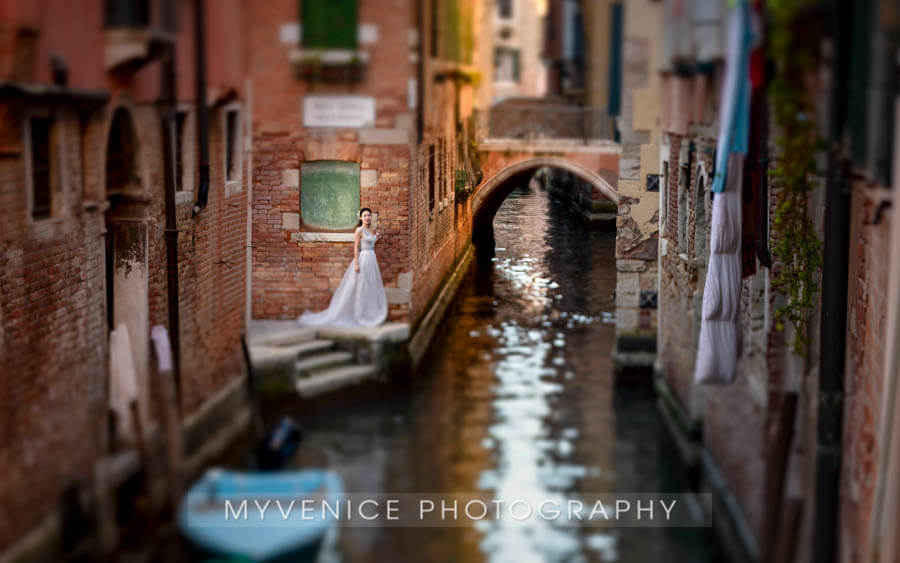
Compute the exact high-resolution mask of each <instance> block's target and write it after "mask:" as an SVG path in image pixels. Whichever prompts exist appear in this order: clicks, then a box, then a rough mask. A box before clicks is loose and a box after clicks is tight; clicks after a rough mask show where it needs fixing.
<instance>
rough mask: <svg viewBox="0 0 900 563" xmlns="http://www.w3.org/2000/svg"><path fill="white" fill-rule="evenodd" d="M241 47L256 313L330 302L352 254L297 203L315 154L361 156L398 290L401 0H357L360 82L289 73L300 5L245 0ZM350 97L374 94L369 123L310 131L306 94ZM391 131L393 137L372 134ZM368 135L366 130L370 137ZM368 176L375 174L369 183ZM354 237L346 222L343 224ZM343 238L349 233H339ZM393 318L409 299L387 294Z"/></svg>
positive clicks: (403, 79) (403, 249) (369, 202)
mask: <svg viewBox="0 0 900 563" xmlns="http://www.w3.org/2000/svg"><path fill="white" fill-rule="evenodd" d="M247 16H248V27H247V30H248V31H247V45H248V49H249V54H248V57H249V60H250V61H251V64H250V68H251V76H252V79H253V85H254V92H255V95H254V106H253V147H254V148H253V151H254V155H253V182H254V185H253V202H252V204H253V245H254V249H253V290H252V293H253V296H252V300H253V304H252V307H253V308H252V315H253V316H254V317H255V318H294V317H297V316H299V315H300V313H302V312H303V311H304V310H308V309H309V310H321V309H324V308H325V307H327V305H328V303H329V301H330V299H331V295H332V293H333V292H334V290H335V289H336V288H337V286H338V285H339V283H340V280H341V278H342V277H343V274H344V271H345V270H346V268H347V267H348V266H349V264H350V262H351V260H352V258H353V244H352V242H350V241H341V242H321V241H314V242H313V241H309V240H307V239H305V238H304V233H307V232H312V231H314V230H315V229H308V228H306V227H304V225H303V221H302V215H301V209H300V192H301V190H302V186H301V185H300V181H299V178H300V174H299V171H300V167H301V165H302V164H303V162H306V161H312V160H344V161H351V162H358V163H359V165H360V168H361V171H362V173H363V175H364V178H363V180H362V181H361V186H360V207H370V208H371V209H372V211H373V212H374V213H375V214H376V216H377V221H378V225H377V228H378V229H379V230H381V232H382V235H383V238H382V239H381V240H380V241H379V242H378V244H377V246H376V248H375V252H376V255H377V257H378V262H379V266H380V268H381V273H382V278H383V280H384V283H385V286H386V287H390V288H397V287H398V284H399V283H400V275H401V274H404V273H409V272H410V271H411V263H410V262H411V260H410V246H411V241H410V229H411V219H410V206H409V201H410V197H411V190H412V189H414V180H413V174H411V170H412V169H413V163H414V154H415V148H414V144H413V143H414V136H415V131H414V129H415V127H414V121H413V114H412V113H411V112H410V109H409V106H408V99H407V96H408V79H409V78H410V77H411V76H412V75H413V74H412V73H413V72H414V70H415V67H414V66H413V65H412V64H410V62H409V60H410V58H409V54H410V52H411V51H413V50H416V49H417V47H416V45H415V44H412V43H411V42H410V39H409V38H410V29H411V27H412V25H413V14H412V9H411V4H410V3H409V2H407V1H406V0H383V1H381V2H371V3H361V4H360V7H359V22H360V24H364V25H369V26H374V27H375V28H377V41H376V42H374V43H371V44H365V45H361V48H362V49H363V50H364V51H365V52H367V53H368V54H369V57H370V60H369V62H368V64H367V68H366V74H365V78H364V79H363V80H362V81H361V82H358V83H346V82H313V81H310V80H305V79H299V78H297V77H296V76H295V71H294V67H293V66H292V64H291V62H290V54H291V52H292V51H293V50H294V49H296V48H297V47H298V45H297V43H295V42H292V41H282V40H281V39H280V33H281V30H282V29H285V28H290V27H291V26H296V25H297V22H298V11H297V3H296V2H294V1H291V0H278V1H275V2H266V3H264V4H253V5H252V6H249V7H248V10H247ZM311 93H315V94H317V95H318V94H321V95H327V94H354V95H364V96H371V97H373V98H374V100H375V112H376V115H375V124H374V126H375V129H372V130H368V131H364V130H360V129H308V128H305V127H304V126H303V116H302V113H301V106H302V102H303V98H304V96H305V95H306V94H311ZM371 132H374V134H375V135H376V136H381V137H384V136H385V135H388V136H389V137H390V139H385V138H382V139H377V138H375V139H373V138H372V136H371V134H370V133H371ZM367 135H368V136H367ZM372 179H374V180H372ZM347 233H348V234H352V229H351V230H349V231H347ZM345 238H346V237H345ZM392 301H394V302H392V303H390V305H389V319H391V320H404V321H405V320H409V307H410V305H409V302H408V300H407V301H405V302H404V300H403V299H402V298H401V299H393V300H392Z"/></svg>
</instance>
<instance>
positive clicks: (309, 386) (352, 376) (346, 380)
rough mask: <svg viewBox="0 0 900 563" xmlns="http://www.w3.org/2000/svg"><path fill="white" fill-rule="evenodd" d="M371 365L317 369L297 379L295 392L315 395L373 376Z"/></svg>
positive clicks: (308, 395)
mask: <svg viewBox="0 0 900 563" xmlns="http://www.w3.org/2000/svg"><path fill="white" fill-rule="evenodd" d="M376 371H377V370H376V368H375V366H373V365H344V366H337V367H331V368H328V369H325V370H322V371H317V372H315V373H313V374H312V375H310V376H308V377H302V378H300V379H298V380H297V383H296V388H297V392H298V393H300V396H301V397H303V398H307V399H308V398H310V397H315V396H317V395H323V394H325V393H330V392H332V391H337V390H338V389H341V388H343V387H347V386H349V385H354V384H357V383H361V382H362V381H365V380H366V379H372V378H374V377H375V373H376Z"/></svg>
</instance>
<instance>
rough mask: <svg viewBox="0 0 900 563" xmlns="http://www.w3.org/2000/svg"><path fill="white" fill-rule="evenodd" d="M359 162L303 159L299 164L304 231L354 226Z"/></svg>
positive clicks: (357, 202) (357, 206)
mask: <svg viewBox="0 0 900 563" xmlns="http://www.w3.org/2000/svg"><path fill="white" fill-rule="evenodd" d="M358 211H359V163H357V162H343V161H339V160H318V161H313V162H304V163H303V165H302V166H301V167H300V213H301V216H302V217H303V227H304V229H306V230H323V231H342V230H347V229H352V228H354V227H356V223H357V220H358V217H357V216H356V213H357V212H358Z"/></svg>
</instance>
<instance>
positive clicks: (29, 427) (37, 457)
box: [0, 106, 106, 546]
mask: <svg viewBox="0 0 900 563" xmlns="http://www.w3.org/2000/svg"><path fill="white" fill-rule="evenodd" d="M23 109H24V108H22V107H21V106H19V107H15V106H5V107H4V108H3V109H2V110H0V111H5V112H9V113H7V115H9V114H13V115H21V111H22V110H23ZM4 124H6V125H5V127H6V126H8V127H10V128H11V129H12V130H14V131H15V135H13V138H17V139H19V142H18V143H15V144H7V145H5V146H4V151H3V154H2V155H0V202H2V205H0V224H2V225H3V230H2V232H0V311H2V316H0V324H2V325H3V329H2V332H3V335H4V337H3V341H2V343H0V357H2V363H0V386H2V387H3V389H4V392H3V393H2V394H0V428H3V431H4V432H3V439H2V440H0V475H3V478H2V479H0V546H5V545H9V544H10V543H11V542H12V541H13V540H14V539H16V538H18V537H19V536H20V535H21V534H22V533H23V531H24V530H27V529H28V528H29V527H31V526H32V525H34V524H35V523H36V522H37V521H38V520H39V519H40V518H41V517H42V516H43V514H44V513H45V512H46V511H47V510H48V509H49V507H50V506H52V505H53V504H54V503H55V502H56V501H57V500H58V499H59V495H60V493H61V491H62V488H63V487H65V486H66V485H68V484H69V483H72V482H75V481H79V482H81V483H89V482H90V480H91V478H92V472H93V465H92V463H93V461H94V459H96V458H97V457H98V455H99V454H100V453H101V452H102V451H103V448H104V442H103V440H104V438H103V436H104V433H103V430H104V427H105V423H106V375H105V373H106V369H105V366H106V363H105V358H106V321H105V316H104V308H105V301H104V299H105V298H104V292H103V287H104V279H105V278H104V276H105V274H104V272H105V266H104V259H103V217H102V214H100V213H99V212H98V211H97V210H96V209H94V210H85V209H83V208H82V202H81V197H80V193H81V188H82V183H81V175H80V170H79V168H80V166H79V159H78V155H79V151H78V143H77V142H69V143H67V144H66V150H65V152H64V153H63V154H62V155H61V156H62V158H61V163H62V165H63V166H65V167H66V168H67V173H68V180H69V182H68V186H67V188H66V189H65V191H59V192H56V193H54V194H53V197H54V199H56V200H57V201H60V200H62V199H63V197H69V203H70V205H68V206H65V208H64V209H59V211H58V212H59V216H58V218H51V219H45V220H43V221H41V222H40V223H38V224H31V222H30V219H29V217H28V212H27V203H26V194H27V190H26V182H25V175H24V173H23V172H24V170H25V162H24V157H25V152H24V147H23V146H22V144H21V134H22V126H23V122H22V120H21V119H5V120H4ZM57 124H58V127H60V128H64V129H65V130H66V133H67V134H69V135H71V138H72V139H77V138H78V119H77V116H76V115H75V114H74V113H70V112H63V113H61V114H60V115H58V117H57Z"/></svg>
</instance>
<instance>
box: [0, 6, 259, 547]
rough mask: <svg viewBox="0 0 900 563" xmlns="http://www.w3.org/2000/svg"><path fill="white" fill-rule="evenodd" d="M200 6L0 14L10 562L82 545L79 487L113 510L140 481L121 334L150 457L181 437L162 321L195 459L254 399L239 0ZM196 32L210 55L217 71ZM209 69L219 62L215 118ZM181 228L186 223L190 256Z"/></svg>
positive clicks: (1, 343) (0, 448) (2, 349)
mask: <svg viewBox="0 0 900 563" xmlns="http://www.w3.org/2000/svg"><path fill="white" fill-rule="evenodd" d="M197 5H198V4H197V3H196V2H192V1H187V0H153V1H137V0H105V1H101V0H90V1H86V2H78V3H72V2H67V1H64V0H59V1H57V0H51V1H50V2H43V3H35V2H30V1H24V0H3V1H2V2H0V116H2V128H0V225H2V230H0V358H2V361H0V365H2V367H0V386H2V387H3V389H4V393H3V394H2V396H0V427H2V428H3V430H4V434H3V440H2V441H0V475H2V478H0V553H3V552H4V551H6V550H7V549H8V548H9V549H10V550H11V551H9V552H7V553H12V554H15V553H19V554H22V553H26V552H28V550H29V549H31V548H33V547H35V546H39V545H42V542H41V541H40V539H41V538H44V539H46V538H52V537H55V536H57V535H59V534H60V533H64V532H65V530H62V532H61V529H62V527H63V523H61V522H60V520H59V518H58V516H57V511H56V509H55V507H56V506H57V504H58V503H59V502H60V498H61V495H62V494H63V491H65V490H67V489H69V490H74V491H76V492H77V493H78V496H79V497H81V498H83V499H84V498H89V497H93V498H95V500H96V498H101V497H102V496H103V495H104V494H112V493H111V492H110V491H113V490H115V489H116V488H117V487H118V485H119V484H120V483H121V482H123V480H125V479H127V478H128V477H130V476H132V475H134V473H135V471H137V468H138V465H139V464H137V463H135V462H134V460H135V458H136V455H135V449H134V445H133V444H134V441H133V440H129V436H123V435H120V434H121V433H119V432H117V431H116V430H115V426H112V427H111V426H110V423H109V420H110V419H109V416H110V415H109V414H108V413H109V401H110V391H109V389H110V387H109V386H110V369H109V355H110V350H109V344H108V338H109V332H110V330H111V329H112V328H114V327H117V326H120V325H125V326H127V328H128V332H129V336H130V344H131V346H130V348H131V355H132V357H133V359H134V367H135V372H136V374H137V383H138V401H137V403H138V408H139V411H140V416H141V419H142V421H143V423H144V424H143V427H144V430H145V439H146V440H147V442H148V444H149V446H148V447H154V446H155V445H157V444H159V443H160V441H161V437H162V434H163V426H162V422H161V421H162V419H161V415H160V409H159V403H158V401H157V400H156V397H157V395H156V394H157V393H158V392H159V391H158V384H157V382H158V380H159V376H158V374H156V361H155V357H154V354H153V352H152V350H151V343H150V329H151V327H152V326H154V325H162V326H163V327H166V328H167V329H169V331H170V339H171V342H172V344H173V345H175V346H176V347H177V349H178V350H179V351H180V354H179V356H180V363H179V368H180V369H179V370H178V372H179V378H178V381H177V384H178V388H179V392H180V406H181V413H182V416H183V420H184V429H185V431H186V432H187V434H186V437H187V442H188V443H187V444H186V446H187V447H186V454H187V456H188V462H189V463H190V462H192V460H194V461H196V459H197V457H196V455H197V454H198V453H199V452H200V447H199V445H198V444H199V441H198V440H197V439H196V436H194V435H193V434H192V433H194V434H196V432H197V428H199V426H198V423H200V422H202V420H203V419H204V418H205V415H206V414H209V413H210V412H212V411H211V410H210V409H212V408H213V407H214V406H215V405H216V404H219V403H221V399H223V397H225V396H226V395H228V394H229V393H232V394H233V393H234V392H235V390H240V386H239V376H241V375H242V374H243V371H244V367H243V360H242V357H241V352H240V346H239V342H240V334H241V330H242V329H243V327H244V317H245V307H244V304H245V291H246V285H245V283H246V282H245V280H246V272H247V269H246V268H247V264H246V246H247V243H248V241H247V234H246V228H247V212H248V199H247V196H248V185H247V182H248V174H247V171H245V163H246V162H247V159H246V158H245V156H244V146H245V145H244V143H243V138H242V129H243V128H244V125H243V121H244V115H245V114H244V111H243V102H242V99H243V78H244V72H243V57H242V46H241V44H242V34H241V27H240V16H241V3H240V2H237V1H235V0H227V1H224V2H216V3H215V5H214V6H213V5H210V6H209V8H211V9H210V10H209V12H208V13H207V14H206V17H205V20H204V22H203V24H202V25H201V26H195V6H197ZM73 22H78V24H77V25H73ZM197 30H202V33H203V34H204V35H205V37H204V41H203V42H202V44H203V45H204V47H205V49H206V53H207V56H206V57H203V56H202V54H201V56H200V58H199V59H198V57H197V50H196V45H195V35H194V34H195V32H196V31H197ZM171 53H174V59H172V58H171ZM211 54H215V56H211ZM167 60H172V61H173V63H172V66H171V67H169V66H167V64H166V62H165V61H167ZM198 60H201V61H208V63H209V64H207V65H206V72H205V74H206V80H205V87H206V98H205V99H204V100H203V103H204V106H203V108H202V109H203V111H202V112H201V111H199V110H200V108H199V107H198V106H197V98H198V96H197V91H198V90H197V81H196V80H195V78H196V77H197V75H198V70H199V69H198V67H197V66H196V63H197V61H198ZM167 69H170V70H172V71H173V73H172V74H173V75H174V77H175V80H176V82H175V85H176V88H175V89H172V88H171V85H172V82H170V81H169V80H168V79H167V73H166V72H165V71H166V70H167ZM173 92H174V94H175V97H174V99H173V97H172V93H173ZM170 108H171V109H173V110H174V112H175V113H174V114H173V115H172V116H173V119H172V120H171V121H166V120H165V118H166V116H167V110H168V109H170ZM201 113H202V114H205V117H206V118H207V119H208V128H205V129H204V128H200V129H202V130H204V131H206V132H208V133H207V135H205V136H206V139H204V138H203V137H204V135H199V131H198V126H197V120H198V118H199V116H200V114H201ZM170 124H171V125H170ZM167 135H168V136H169V137H168V139H167V138H166V137H167ZM169 143H171V146H172V147H173V149H172V152H171V153H170V154H171V155H172V158H171V159H166V158H164V156H165V148H164V147H166V146H167V145H168V144H169ZM204 146H205V150H204ZM206 155H208V157H207V156H206ZM204 161H205V162H204ZM204 164H206V165H208V166H203V165H204ZM167 170H168V171H170V174H169V175H168V181H167V173H166V172H167ZM207 171H208V176H207ZM205 178H208V193H207V194H206V196H205V197H206V199H207V201H206V205H205V207H203V206H202V199H203V198H204V194H202V193H201V192H203V191H204V189H203V187H204V179H205ZM167 190H170V191H169V195H170V197H169V201H168V202H167ZM198 202H201V205H198V206H197V209H198V211H199V212H198V213H194V212H193V211H192V208H194V207H195V205H197V203H198ZM167 214H168V215H169V216H170V218H171V219H174V224H170V225H168V226H167V219H166V218H167ZM167 229H170V232H171V229H177V253H176V254H177V255H171V254H170V253H169V251H168V250H167V244H166V232H167ZM170 258H171V259H174V261H170ZM170 264H173V265H174V266H175V267H176V268H177V279H178V286H177V288H178V289H177V293H174V292H173V293H170V291H169V289H170V287H171V288H172V289H173V290H174V289H175V286H174V284H172V285H170V282H169V280H170V279H171V278H172V275H171V274H174V273H175V272H174V271H172V269H171V267H170ZM171 304H175V307H174V308H175V309H177V310H176V311H175V312H176V313H177V314H171V313H172V312H171V311H170V305H171ZM173 319H177V323H178V325H179V328H178V330H172V327H173V325H172V322H173ZM221 429H223V430H224V429H227V427H226V426H223V427H221ZM201 432H205V431H202V430H201ZM207 437H212V436H211V435H210V436H204V438H207ZM148 469H149V470H150V471H151V473H152V472H153V471H154V469H153V468H148ZM95 493H96V494H95ZM98 495H99V496H98ZM87 504H88V505H89V506H92V507H94V508H95V509H97V510H102V508H100V504H101V503H95V502H88V503H87ZM28 532H32V533H31V535H26V534H28ZM43 545H52V542H51V543H50V544H47V543H44V544H43ZM48 556H49V555H46V554H45V555H44V556H43V557H48ZM45 560H46V559H45Z"/></svg>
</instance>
